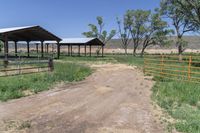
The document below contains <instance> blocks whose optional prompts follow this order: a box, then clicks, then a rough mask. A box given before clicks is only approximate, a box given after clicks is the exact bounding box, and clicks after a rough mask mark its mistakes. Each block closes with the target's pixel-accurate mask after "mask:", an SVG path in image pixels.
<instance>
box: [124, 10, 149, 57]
mask: <svg viewBox="0 0 200 133" xmlns="http://www.w3.org/2000/svg"><path fill="white" fill-rule="evenodd" d="M150 14H151V12H150V11H145V10H128V11H127V12H126V14H125V17H126V19H125V20H126V23H127V25H128V28H129V31H130V33H131V36H132V40H133V43H134V50H133V54H134V55H135V54H136V49H137V48H138V46H139V44H141V43H142V41H143V38H144V37H145V36H144V35H145V33H146V32H147V29H146V25H147V24H148V22H149V16H150Z"/></svg>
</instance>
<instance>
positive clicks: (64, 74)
mask: <svg viewBox="0 0 200 133" xmlns="http://www.w3.org/2000/svg"><path fill="white" fill-rule="evenodd" d="M91 72H92V70H91V69H90V68H89V67H87V66H84V65H80V64H76V63H55V71H54V72H52V73H51V72H47V73H40V74H38V73H36V74H30V75H21V76H13V77H1V78H0V100H1V101H7V100H9V99H16V98H20V97H23V96H26V95H29V94H34V93H38V92H40V91H44V90H48V89H49V88H50V87H51V86H52V85H54V84H56V83H57V82H61V81H65V82H72V81H80V80H83V79H84V78H85V77H87V76H88V75H90V74H91Z"/></svg>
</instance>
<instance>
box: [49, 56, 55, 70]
mask: <svg viewBox="0 0 200 133" xmlns="http://www.w3.org/2000/svg"><path fill="white" fill-rule="evenodd" d="M48 66H49V70H50V71H51V72H53V70H54V64H53V59H52V58H51V59H49V63H48Z"/></svg>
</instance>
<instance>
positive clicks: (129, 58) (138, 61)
mask: <svg viewBox="0 0 200 133" xmlns="http://www.w3.org/2000/svg"><path fill="white" fill-rule="evenodd" d="M61 60H63V61H67V62H76V63H122V64H128V65H136V66H139V67H142V66H143V63H144V60H143V58H142V57H134V56H133V55H131V54H130V55H123V54H122V55H112V54H106V55H105V56H104V57H103V58H102V57H95V56H92V57H84V56H82V57H68V56H61Z"/></svg>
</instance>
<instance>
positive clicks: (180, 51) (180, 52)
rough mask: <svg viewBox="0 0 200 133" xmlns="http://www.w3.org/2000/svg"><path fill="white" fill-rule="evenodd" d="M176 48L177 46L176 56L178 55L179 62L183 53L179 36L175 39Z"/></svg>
mask: <svg viewBox="0 0 200 133" xmlns="http://www.w3.org/2000/svg"><path fill="white" fill-rule="evenodd" d="M177 39H178V40H177V46H178V55H179V61H182V53H183V46H182V43H181V36H178V38H177Z"/></svg>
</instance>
